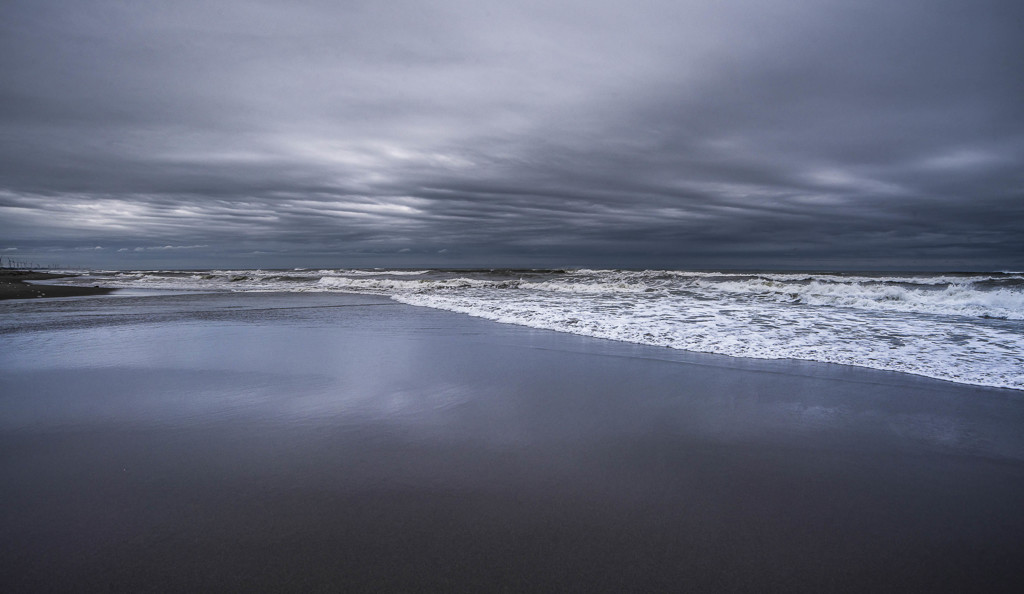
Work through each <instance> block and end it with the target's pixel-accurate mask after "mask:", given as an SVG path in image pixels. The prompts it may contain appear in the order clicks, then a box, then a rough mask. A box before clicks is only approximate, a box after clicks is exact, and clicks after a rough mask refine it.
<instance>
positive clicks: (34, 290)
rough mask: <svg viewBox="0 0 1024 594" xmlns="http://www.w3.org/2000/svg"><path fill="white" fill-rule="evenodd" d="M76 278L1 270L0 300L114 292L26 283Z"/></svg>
mask: <svg viewBox="0 0 1024 594" xmlns="http://www.w3.org/2000/svg"><path fill="white" fill-rule="evenodd" d="M72 276H76V275H74V274H53V273H49V272H36V271H33V270H0V300H3V299H35V298H44V297H86V296H89V295H107V294H109V293H111V292H112V291H114V289H109V288H106V287H100V286H95V287H69V286H63V285H36V284H32V283H29V282H26V281H34V280H51V279H58V278H67V277H72Z"/></svg>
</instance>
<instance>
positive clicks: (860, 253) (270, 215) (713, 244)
mask: <svg viewBox="0 0 1024 594" xmlns="http://www.w3.org/2000/svg"><path fill="white" fill-rule="evenodd" d="M100 15H102V18H100ZM1022 17H1024V9H1022V8H1021V7H1020V5H1019V3H1017V2H1009V1H997V0H991V1H990V0H982V1H980V2H972V3H966V2H962V1H954V0H936V1H935V2H930V3H928V4H927V5H924V4H920V3H891V2H881V1H880V0H867V1H865V2H858V3H850V2H845V1H843V2H840V1H838V0H835V1H824V2H821V1H818V2H810V1H809V0H787V1H783V2H773V3H762V2H752V1H751V2H745V1H738V0H733V1H725V2H717V3H694V2H679V1H672V2H668V1H665V2H660V1H641V2H632V3H626V4H624V3H612V2H600V1H597V2H593V1H592V2H585V3H584V2H565V3H555V4H552V3H546V2H539V1H538V2H515V3H508V2H500V3H499V2H461V1H454V0H450V1H442V2H436V3H430V4H429V5H425V4H423V3H420V2H411V1H410V2H401V1H399V2H392V3H386V4H374V3H361V2H356V3H344V4H337V3H332V2H316V1H313V2H289V3H283V2H281V3H278V2H263V3H257V4H253V3H248V2H245V3H243V2H226V3H218V4H217V5H216V7H214V6H212V5H209V4H207V3H201V2H189V1H182V2H175V3H168V4H162V3H147V4H145V5H138V6H136V5H125V4H123V3H117V2H91V3H79V2H57V1H51V0H34V1H31V2H29V1H18V0H13V1H11V2H7V3H5V4H4V5H3V7H0V68H3V71H4V72H5V79H4V82H2V83H0V85H3V86H2V88H0V122H2V125H3V126H4V129H5V135H6V139H7V141H6V142H5V143H4V144H3V146H0V222H2V223H3V224H4V228H5V229H7V230H10V231H9V232H8V233H7V236H6V237H5V240H6V241H9V242H10V243H12V244H15V245H17V246H19V247H31V246H32V245H36V244H40V242H49V243H51V244H52V243H55V242H64V245H67V246H69V249H71V248H73V247H74V246H77V245H82V244H85V243H97V242H99V243H101V245H115V246H117V248H118V249H116V250H114V251H113V252H112V253H113V254H118V253H120V254H122V256H121V257H127V255H128V254H130V255H132V256H133V257H136V256H137V257H138V258H142V257H143V256H146V257H152V258H170V257H175V258H180V261H181V262H182V263H184V264H187V263H190V262H200V261H201V262H211V263H215V262H219V261H221V260H229V259H231V258H232V257H234V256H239V257H240V256H241V255H243V254H250V255H251V252H266V253H267V254H274V255H275V256H274V257H275V258H279V259H280V260H275V261H280V263H281V264H282V265H287V266H294V265H304V264H307V263H310V264H312V263H313V262H312V260H316V261H317V262H327V263H331V262H335V261H338V260H344V259H347V258H356V259H361V260H360V261H361V262H362V261H365V262H368V263H371V264H372V263H373V262H377V263H381V264H385V265H387V264H401V263H403V262H410V263H412V262H413V261H412V260H411V259H413V258H426V257H427V255H428V254H440V253H442V250H443V249H445V246H454V245H458V246H460V249H459V253H458V257H459V258H465V259H466V260H458V262H469V261H470V260H469V259H472V261H473V263H474V264H480V265H486V264H487V263H488V262H492V261H493V262H497V261H498V260H505V261H515V262H521V263H524V264H526V263H531V262H539V263H545V262H550V263H555V264H556V265H561V264H567V263H573V262H580V263H592V264H598V265H601V264H604V263H609V264H614V265H631V266H641V267H646V266H655V265H657V266H676V265H678V266H699V265H701V264H707V265H709V266H717V265H733V266H746V265H772V264H792V265H798V264H801V263H802V264H804V265H814V264H815V263H817V262H827V263H829V264H830V265H831V264H835V263H839V264H843V263H847V264H848V265H849V266H860V265H862V264H866V265H868V266H871V265H874V264H878V263H882V264H885V263H888V264H891V265H900V266H917V265H922V264H924V265H929V266H938V267H942V266H960V265H969V266H975V267H999V266H1014V265H1018V264H1022V262H1021V256H1020V254H1019V246H1020V245H1021V244H1022V242H1024V231H1021V229H1024V224H1022V222H1024V217H1022V215H1024V212H1022V207H1021V203H1022V201H1024V200H1022V198H1024V196H1022V194H1024V173H1022V172H1024V167H1021V164H1022V163H1024V104H1022V103H1021V102H1020V100H1019V98H1020V97H1021V96H1024V77H1021V76H1019V72H1018V70H1019V64H1018V62H1019V60H1016V59H1015V56H1019V55H1024V37H1022V36H1021V35H1020V33H1019V30H1018V27H1017V25H1015V23H1019V22H1020V19H1021V18H1022ZM155 246H164V247H167V246H196V247H190V248H188V249H187V250H183V251H181V253H180V254H178V255H174V252H175V250H173V249H163V248H161V249H157V248H156V247H155ZM137 247H142V248H143V249H142V250H140V251H138V252H136V248H137ZM179 249H181V248H179ZM401 250H408V251H401ZM395 254H401V255H402V258H405V260H403V259H401V258H398V257H396V256H395ZM455 257H456V254H447V255H446V256H445V262H446V263H450V262H451V259H452V258H455ZM389 258H390V259H389ZM307 260H309V261H307ZM109 261H110V262H115V263H116V261H115V260H109ZM137 261H138V260H137V259H135V260H132V261H131V262H132V263H133V264H134V263H135V262H137ZM415 263H420V261H419V260H416V261H415ZM427 263H429V262H428V261H427Z"/></svg>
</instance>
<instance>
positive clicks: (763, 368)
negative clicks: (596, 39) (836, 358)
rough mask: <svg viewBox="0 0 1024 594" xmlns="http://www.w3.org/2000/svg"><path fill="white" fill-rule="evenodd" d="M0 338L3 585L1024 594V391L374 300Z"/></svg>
mask: <svg viewBox="0 0 1024 594" xmlns="http://www.w3.org/2000/svg"><path fill="white" fill-rule="evenodd" d="M12 316H13V317H12ZM12 319H18V320H21V321H19V322H11V320H12ZM4 320H5V321H6V324H5V325H4V326H3V327H2V328H0V341H2V342H0V346H2V350H0V514H2V524H0V584H4V587H3V590H4V591H6V592H24V591H124V592H139V591H180V592H194V591H254V590H256V591H262V590H290V591H303V592H304V591H421V590H433V591H464V592H469V591H472V592H481V591H491V590H504V591H511V592H522V591H550V590H553V589H556V590H565V591H578V592H594V591H666V590H668V591H697V592H699V591H786V592H790V591H803V592H832V591H857V592H878V591H890V592H908V591H925V592H938V591H944V592H964V591H975V592H994V591H1016V588H1019V587H1020V584H1021V583H1024V513H1022V512H1024V435H1022V434H1024V431H1022V429H1024V399H1022V397H1021V396H1022V395H1021V393H1020V392H1016V391H1009V390H996V389H984V388H972V387H967V386H960V385H955V384H951V383H946V382H940V381H933V380H928V379H924V378H917V377H913V376H906V375H900V374H895V373H886V372H875V371H871V370H865V369H857V368H851V367H842V366H832V365H824V364H814V363H800V362H785V361H775V362H771V361H751V360H742V359H730V358H726V357H719V356H710V355H699V354H691V353H684V352H679V351H673V350H669V349H661V348H655V347H644V346H638V345H630V344H626V343H616V342H610V341H601V340H594V339H588V338H584V337H578V336H572V335H567V334H558V333H554V332H547V331H538V330H531V329H529V328H522V327H515V326H507V325H499V324H494V323H491V322H487V321H483V320H479V319H473V318H469V317H464V316H460V315H457V314H451V313H447V312H441V311H435V310H430V309H423V308H413V307H408V306H404V305H400V304H396V303H393V302H390V301H388V300H385V299H381V298H375V297H365V296H345V295H276V294H263V295H259V294H255V295H205V296H204V295H198V296H196V295H192V296H180V295H179V296H169V297H146V298H135V297H119V298H118V299H108V298H95V299H83V300H77V301H75V302H67V301H63V302H62V301H60V300H53V301H49V302H44V301H31V302H15V301H10V302H5V303H3V304H0V321H4Z"/></svg>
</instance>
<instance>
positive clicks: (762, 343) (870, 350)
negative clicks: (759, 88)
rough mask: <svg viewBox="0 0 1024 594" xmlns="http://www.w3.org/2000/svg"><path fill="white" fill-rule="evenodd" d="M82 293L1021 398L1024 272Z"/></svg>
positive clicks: (177, 285) (162, 283) (121, 276)
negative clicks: (264, 307)
mask: <svg viewBox="0 0 1024 594" xmlns="http://www.w3.org/2000/svg"><path fill="white" fill-rule="evenodd" d="M77 282H87V283H90V284H103V285H105V286H111V287H124V288H149V289H173V290H177V291H181V290H195V291H292V292H331V291H338V292H351V293H373V294H379V295H387V296H389V297H391V298H392V299H395V300H397V301H400V302H402V303H407V304H410V305H418V306H425V307H433V308H437V309H444V310H448V311H454V312H459V313H464V314H468V315H472V316H478V317H482V318H487V319H490V320H494V321H496V322H501V323H508V324H519V325H524V326H530V327H534V328H543V329H549V330H557V331H560V332H571V333H575V334H582V335H587V336H594V337H598V338H607V339H612V340H622V341H629V342H635V343H641V344H650V345H658V346H665V347H670V348H676V349H685V350H690V351H699V352H706V353H718V354H723V355H730V356H737V357H755V358H763V359H802V360H809V361H822V362H830V363H841V364H846V365H857V366H861V367H870V368H875V369H883V370H890V371H899V372H905V373H913V374H918V375H924V376H928V377H933V378H937V379H943V380H949V381H954V382H961V383H967V384H975V385H983V386H995V387H1003V388H1013V389H1018V390H1020V389H1024V371H1022V370H1024V275H1022V274H1020V273H986V274H956V273H946V274H840V273H779V272H688V271H662V270H643V271H630V270H586V269H581V270H557V271H540V270H461V271H443V270H351V269H337V270H291V271H279V270H270V271H264V270H256V271H253V270H216V271H195V272H186V271H160V272H146V271H126V272H100V273H95V274H93V275H91V276H90V277H89V278H82V279H80V280H78V281H77Z"/></svg>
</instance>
